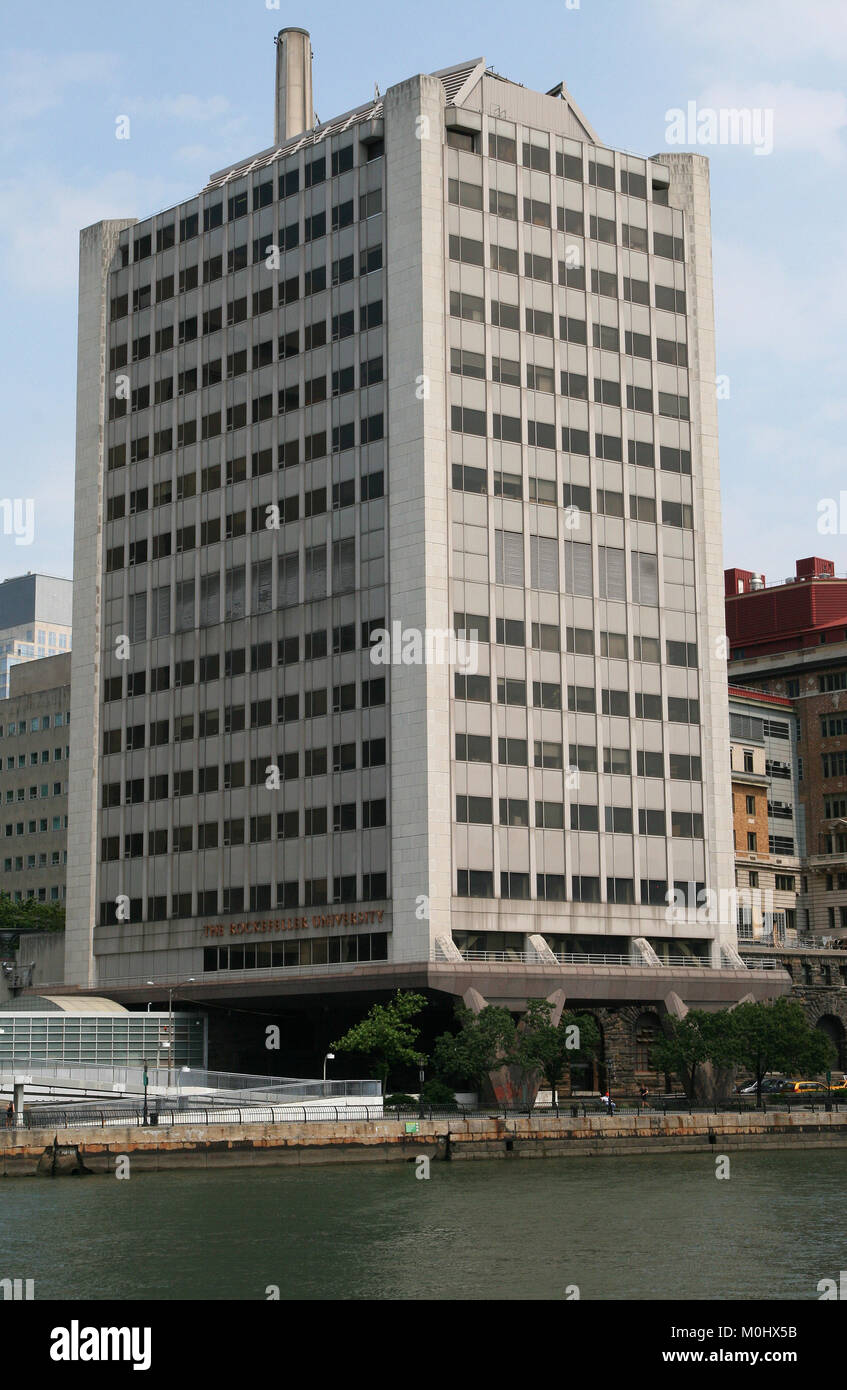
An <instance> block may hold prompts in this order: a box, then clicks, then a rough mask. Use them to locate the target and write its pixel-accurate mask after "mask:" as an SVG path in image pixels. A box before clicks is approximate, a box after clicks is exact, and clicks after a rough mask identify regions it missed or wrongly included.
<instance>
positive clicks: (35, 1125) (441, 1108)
mask: <svg viewBox="0 0 847 1390" xmlns="http://www.w3.org/2000/svg"><path fill="white" fill-rule="evenodd" d="M836 1096H837V1097H838V1098H837V1099H836ZM612 1100H613V1104H614V1113H615V1114H616V1115H618V1116H621V1115H630V1116H631V1115H641V1116H659V1115H678V1114H686V1115H722V1114H738V1115H743V1114H750V1113H759V1114H769V1113H774V1112H777V1111H782V1112H785V1111H795V1110H804V1111H809V1112H810V1113H812V1114H822V1113H842V1112H847V1098H845V1097H844V1093H843V1092H837V1093H833V1097H832V1099H831V1100H828V1099H827V1098H826V1095H825V1093H823V1092H822V1093H821V1094H820V1095H819V1096H816V1098H815V1099H814V1100H811V1099H809V1097H808V1096H804V1095H797V1096H794V1095H791V1094H788V1095H783V1096H768V1095H767V1094H765V1095H764V1096H763V1098H762V1105H761V1106H760V1107H757V1105H756V1097H755V1096H754V1095H753V1096H734V1097H731V1098H730V1099H728V1100H719V1101H713V1102H712V1103H711V1104H708V1105H706V1104H697V1103H695V1102H692V1101H689V1100H688V1099H687V1098H686V1097H685V1096H678V1095H669V1096H657V1097H655V1098H654V1099H652V1100H651V1101H650V1102H649V1103H648V1104H647V1105H642V1104H641V1102H640V1100H638V1099H637V1098H632V1097H622V1098H621V1099H620V1100H617V1099H616V1098H615V1097H614V1096H613V1097H612ZM607 1114H608V1107H607V1106H606V1105H605V1104H604V1102H603V1101H602V1100H601V1099H600V1098H599V1097H562V1098H561V1099H560V1101H559V1103H558V1105H544V1106H538V1105H535V1106H526V1105H507V1106H503V1105H480V1106H478V1107H467V1106H460V1105H458V1104H457V1105H427V1104H424V1105H423V1106H421V1105H419V1104H418V1103H415V1105H413V1106H409V1107H407V1108H396V1109H395V1108H391V1109H387V1110H383V1107H382V1105H353V1106H334V1105H321V1106H305V1105H300V1106H295V1105H288V1106H275V1105H267V1106H261V1105H224V1106H220V1107H215V1106H206V1107H199V1106H194V1107H187V1108H185V1109H175V1108H173V1107H171V1106H161V1105H155V1104H151V1105H149V1106H148V1115H147V1123H146V1126H145V1121H144V1115H143V1112H142V1110H141V1109H140V1108H133V1109H129V1108H127V1107H119V1106H96V1107H91V1108H84V1107H64V1108H61V1109H60V1108H53V1107H49V1108H45V1109H40V1110H30V1109H28V1110H25V1111H24V1113H23V1116H22V1120H23V1124H22V1126H21V1128H23V1129H28V1130H53V1131H54V1133H58V1132H59V1131H60V1130H68V1129H109V1128H115V1129H117V1128H148V1129H162V1128H174V1127H177V1126H191V1125H202V1126H213V1125H220V1126H231V1125H247V1124H264V1125H279V1124H300V1125H304V1124H327V1123H332V1124H343V1123H345V1122H346V1121H351V1122H353V1121H365V1122H368V1123H376V1122H379V1123H400V1124H402V1123H405V1122H409V1121H414V1120H421V1119H423V1120H439V1119H457V1118H460V1119H466V1118H481V1119H484V1118H488V1119H504V1120H507V1119H510V1118H528V1119H534V1118H537V1119H549V1118H559V1119H568V1118H570V1119H588V1118H589V1117H593V1116H597V1115H607Z"/></svg>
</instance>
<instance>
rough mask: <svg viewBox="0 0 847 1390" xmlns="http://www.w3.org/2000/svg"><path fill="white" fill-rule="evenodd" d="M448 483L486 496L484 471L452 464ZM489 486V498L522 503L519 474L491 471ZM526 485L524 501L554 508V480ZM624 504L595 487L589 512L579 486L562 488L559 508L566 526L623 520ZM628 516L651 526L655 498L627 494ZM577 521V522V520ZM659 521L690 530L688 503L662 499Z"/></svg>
mask: <svg viewBox="0 0 847 1390" xmlns="http://www.w3.org/2000/svg"><path fill="white" fill-rule="evenodd" d="M452 482H453V488H454V489H455V490H456V491H457V492H472V493H476V494H479V495H482V496H487V495H488V493H489V487H488V470H487V469H485V468H474V467H472V466H471V465H470V464H460V463H454V464H453V474H452ZM492 482H493V489H492V493H491V495H492V496H494V497H508V498H510V499H512V500H514V501H519V502H520V501H523V491H524V479H523V476H522V475H521V474H520V473H509V472H506V471H505V470H503V469H495V470H494V473H493V479H492ZM527 482H528V488H527V494H528V495H527V500H528V501H530V502H535V503H537V504H539V505H546V506H553V507H555V506H556V502H557V496H556V492H557V489H556V483H555V481H554V479H552V478H537V477H530V478H529V479H528V480H527ZM624 502H625V494H624V493H623V492H618V491H616V490H614V489H611V488H599V487H598V488H596V489H595V497H594V507H593V510H592V505H591V488H590V487H588V486H587V485H582V484H579V483H563V484H562V505H563V506H564V507H565V508H566V509H567V510H568V513H569V516H568V521H569V522H570V521H572V520H573V518H574V517H575V516H577V514H579V513H581V514H582V516H585V517H589V516H591V515H593V514H596V515H598V516H617V517H624V516H626V510H625V507H624ZM629 516H630V519H631V520H633V521H647V522H653V523H655V522H656V520H657V512H656V499H655V497H653V496H651V495H649V494H641V493H636V492H631V493H630V494H629ZM579 519H580V521H581V517H580V518H579ZM661 521H662V524H663V525H665V526H677V527H680V528H682V529H685V530H691V529H692V528H693V526H694V513H693V509H692V507H691V505H690V503H687V502H674V501H670V500H668V499H663V501H662V511H661Z"/></svg>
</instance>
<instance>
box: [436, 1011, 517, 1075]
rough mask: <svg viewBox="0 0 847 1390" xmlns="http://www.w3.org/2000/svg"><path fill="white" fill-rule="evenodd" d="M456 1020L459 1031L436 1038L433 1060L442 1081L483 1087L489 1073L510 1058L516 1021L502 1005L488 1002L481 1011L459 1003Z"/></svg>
mask: <svg viewBox="0 0 847 1390" xmlns="http://www.w3.org/2000/svg"><path fill="white" fill-rule="evenodd" d="M456 1020H457V1022H458V1024H459V1030H458V1032H457V1033H442V1034H441V1036H440V1037H439V1038H437V1039H436V1042H435V1049H434V1051H433V1054H432V1060H433V1062H434V1063H435V1069H436V1072H437V1073H438V1075H439V1076H440V1077H441V1078H442V1080H444V1081H448V1082H450V1083H453V1084H455V1085H458V1086H461V1085H466V1086H472V1087H474V1088H475V1089H479V1087H480V1086H482V1084H483V1082H484V1080H485V1078H486V1076H487V1075H488V1073H489V1072H491V1071H494V1069H495V1068H496V1067H499V1066H502V1064H503V1063H504V1062H507V1061H509V1059H510V1057H511V1055H512V1053H513V1051H514V1046H515V1022H514V1019H513V1018H512V1015H511V1014H510V1013H509V1010H508V1009H504V1008H502V1007H501V1006H500V1005H499V1004H486V1006H485V1008H484V1009H481V1010H480V1012H479V1013H478V1014H475V1013H474V1012H473V1010H472V1009H468V1008H467V1007H466V1006H465V1005H464V1004H457V1005H456Z"/></svg>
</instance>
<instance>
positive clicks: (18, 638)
mask: <svg viewBox="0 0 847 1390" xmlns="http://www.w3.org/2000/svg"><path fill="white" fill-rule="evenodd" d="M72 587H73V586H72V584H71V581H70V579H55V578H54V577H53V576H52V575H48V574H21V575H18V576H16V578H14V579H5V580H3V582H2V583H0V700H4V699H5V698H6V696H7V695H8V694H9V672H10V670H11V669H12V667H13V666H17V665H19V664H20V663H21V662H22V661H36V660H38V659H39V658H40V657H45V656H56V655H57V654H58V653H59V652H64V651H70V647H71V595H72Z"/></svg>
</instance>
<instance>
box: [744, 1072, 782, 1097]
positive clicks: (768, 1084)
mask: <svg viewBox="0 0 847 1390" xmlns="http://www.w3.org/2000/svg"><path fill="white" fill-rule="evenodd" d="M790 1085H791V1082H790V1081H786V1080H785V1079H784V1078H783V1077H778V1076H766V1077H765V1078H764V1080H763V1081H762V1095H772V1094H774V1092H778V1091H784V1090H785V1088H786V1086H790ZM740 1094H741V1095H742V1096H754V1095H755V1094H756V1083H755V1081H751V1082H750V1084H749V1086H743V1087H742V1089H741V1092H740Z"/></svg>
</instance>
